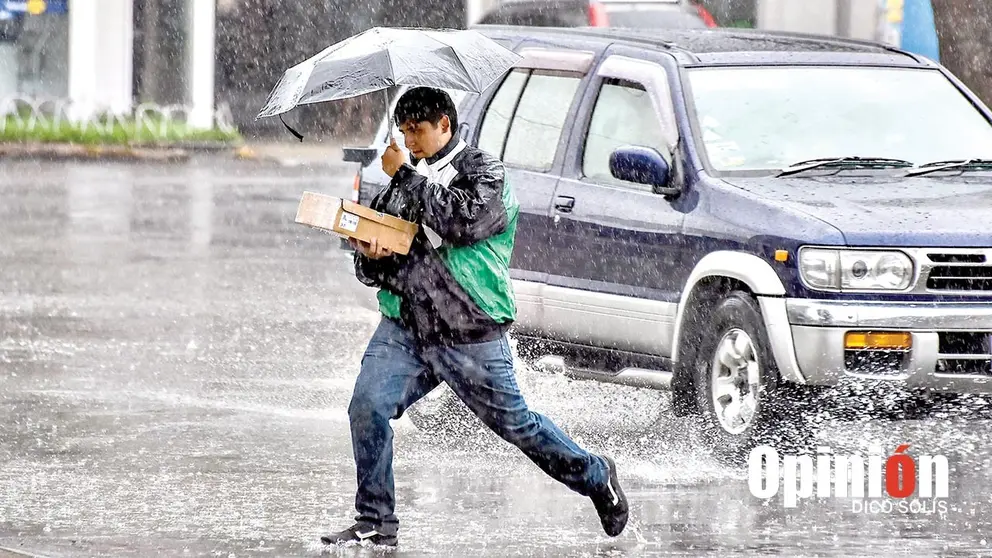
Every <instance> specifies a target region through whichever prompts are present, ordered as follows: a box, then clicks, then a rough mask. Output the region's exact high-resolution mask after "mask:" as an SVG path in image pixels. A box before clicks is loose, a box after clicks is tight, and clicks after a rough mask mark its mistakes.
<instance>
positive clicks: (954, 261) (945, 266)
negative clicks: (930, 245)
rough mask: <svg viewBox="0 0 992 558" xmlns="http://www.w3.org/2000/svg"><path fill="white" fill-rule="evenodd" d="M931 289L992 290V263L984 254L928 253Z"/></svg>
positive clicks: (929, 288) (928, 285) (928, 279)
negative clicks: (932, 264)
mask: <svg viewBox="0 0 992 558" xmlns="http://www.w3.org/2000/svg"><path fill="white" fill-rule="evenodd" d="M927 257H928V258H930V261H932V262H934V263H937V265H934V266H933V267H932V268H931V269H930V274H929V276H928V277H927V289H928V290H931V291H992V265H990V264H989V262H988V261H987V260H986V258H985V255H984V254H927Z"/></svg>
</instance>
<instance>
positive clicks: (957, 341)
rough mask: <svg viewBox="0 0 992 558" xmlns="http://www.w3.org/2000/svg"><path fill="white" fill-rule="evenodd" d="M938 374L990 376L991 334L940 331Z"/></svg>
mask: <svg viewBox="0 0 992 558" xmlns="http://www.w3.org/2000/svg"><path fill="white" fill-rule="evenodd" d="M939 335H940V337H939V339H940V345H939V347H940V349H939V353H940V354H939V355H938V360H937V370H936V372H937V373H938V374H963V375H981V376H992V333H990V332H986V331H983V332H972V331H942V332H940V333H939Z"/></svg>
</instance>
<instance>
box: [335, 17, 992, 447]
mask: <svg viewBox="0 0 992 558" xmlns="http://www.w3.org/2000/svg"><path fill="white" fill-rule="evenodd" d="M478 29H479V30H480V31H482V32H483V33H485V34H487V35H489V36H490V37H492V38H494V39H495V40H497V41H500V42H502V43H503V44H506V45H508V46H509V48H512V49H513V50H515V51H516V52H518V53H520V54H521V55H522V56H523V59H522V61H521V62H520V63H519V64H518V65H517V67H516V68H515V69H514V70H512V71H511V72H508V74H507V75H506V76H505V79H503V80H502V81H501V82H500V83H496V84H494V85H493V86H492V87H490V88H489V89H488V90H487V91H486V92H485V93H484V94H481V95H477V94H463V95H462V96H461V97H460V103H459V108H460V115H459V116H460V121H461V123H462V128H461V130H460V133H461V135H462V137H463V138H464V139H466V141H469V142H471V143H474V144H476V145H478V146H479V147H480V148H482V149H485V150H487V151H489V152H490V153H493V154H495V155H497V156H499V157H500V158H501V159H502V160H503V161H504V163H505V165H506V168H507V177H508V182H509V184H510V185H511V186H512V187H513V188H514V190H515V192H516V195H517V197H518V198H519V200H520V203H521V216H520V220H519V228H518V233H517V245H516V250H515V253H514V257H513V261H512V268H513V269H512V274H513V278H514V288H515V291H516V300H517V305H518V320H517V322H516V323H515V326H514V336H515V337H516V338H517V339H518V342H519V347H520V351H519V352H520V354H521V356H524V357H526V358H531V359H537V360H538V362H540V363H542V364H543V365H545V367H546V368H547V367H551V368H553V369H556V370H560V371H561V372H563V373H566V374H567V375H569V376H571V377H575V378H583V379H591V380H595V381H601V382H611V383H620V384H627V385H633V386H641V387H645V388H654V389H660V390H669V391H671V393H672V400H673V405H672V409H673V411H674V412H675V413H676V414H678V415H680V416H685V415H698V419H699V420H698V422H699V424H700V426H701V432H703V433H704V436H705V439H706V440H707V441H708V442H709V445H710V446H711V448H712V449H713V451H714V452H715V453H716V455H718V456H720V457H723V458H727V459H729V460H731V461H734V462H740V461H741V460H742V459H744V458H745V457H746V455H747V454H748V452H749V450H750V448H752V447H754V446H755V445H756V444H758V443H769V442H770V441H774V440H777V441H778V442H776V443H779V444H785V443H788V444H790V445H794V446H795V447H802V446H803V444H806V443H808V442H809V441H811V440H812V438H811V437H810V433H811V432H812V425H811V422H812V421H811V420H809V419H810V414H811V413H810V411H811V410H814V411H815V410H816V409H817V408H818V407H819V405H820V403H819V402H818V401H820V399H818V396H820V395H822V393H821V392H823V391H824V390H825V389H826V388H830V387H833V388H855V389H862V390H863V389H866V388H870V390H872V392H875V393H877V392H879V391H881V392H882V393H888V391H889V390H890V389H891V390H895V391H896V392H899V393H904V394H906V395H907V397H906V398H903V400H905V401H917V402H924V403H925V402H926V401H927V399H933V398H936V399H940V398H937V397H936V396H937V395H939V394H944V393H948V394H970V393H988V392H992V381H990V380H992V229H990V228H989V227H988V223H987V219H988V216H989V215H992V193H990V192H992V162H990V159H992V124H990V120H992V114H990V112H989V110H988V108H987V107H986V106H985V105H983V104H982V102H981V101H980V100H979V99H978V98H977V97H976V96H975V95H974V94H973V93H972V92H971V91H969V90H968V89H967V88H966V87H965V86H964V85H963V84H962V83H961V82H960V81H959V80H958V79H956V78H955V77H954V76H953V75H951V74H950V73H949V72H948V71H947V70H946V69H944V68H943V67H942V66H940V65H938V64H936V63H934V62H932V61H930V60H928V59H925V58H922V57H920V56H916V55H913V54H911V53H908V52H903V51H900V50H897V49H893V48H890V47H886V46H882V45H876V44H873V43H865V42H858V41H852V40H846V39H836V38H827V37H820V38H817V37H807V36H800V35H794V34H784V33H767V32H755V31H748V30H729V29H728V30H701V31H675V30H671V31H664V32H658V31H652V32H651V33H650V34H647V33H639V32H636V31H619V30H595V29H535V28H513V27H484V26H483V27H479V28H478ZM380 141H381V138H380ZM382 147H383V145H378V146H373V147H370V148H364V149H352V150H349V151H348V158H349V159H350V160H353V161H362V162H363V169H362V170H361V172H360V179H359V181H358V183H359V185H360V188H359V191H358V192H357V194H358V199H359V201H360V202H362V203H366V204H367V203H368V201H369V200H370V199H371V197H372V196H373V194H374V193H375V191H376V190H377V189H378V188H381V187H383V186H384V185H385V184H386V180H385V176H384V175H383V174H382V171H381V169H378V168H377V166H378V159H377V156H378V153H380V152H381V150H382ZM830 391H832V392H843V391H844V390H843V389H831V390H830ZM890 395H891V394H890ZM434 397H435V399H434V400H433V401H429V402H426V403H424V404H423V405H421V404H420V403H418V404H417V405H415V406H414V408H411V418H413V419H414V421H415V422H416V423H418V424H419V425H421V426H424V427H430V426H431V425H434V424H436V422H435V421H434V420H433V419H432V417H433V416H434V415H432V414H431V412H430V411H427V410H425V409H440V410H442V411H443V410H445V409H449V410H450V409H452V408H456V409H460V408H461V406H460V405H458V404H457V402H455V403H452V402H451V401H452V396H451V395H450V393H449V394H447V395H445V392H444V391H443V389H442V390H437V391H436V393H435V396H434ZM446 398H447V399H446ZM439 399H440V401H439ZM812 402H817V403H816V404H815V405H811V403H812ZM439 403H441V404H439ZM810 407H812V409H811V408H810ZM780 447H781V445H780Z"/></svg>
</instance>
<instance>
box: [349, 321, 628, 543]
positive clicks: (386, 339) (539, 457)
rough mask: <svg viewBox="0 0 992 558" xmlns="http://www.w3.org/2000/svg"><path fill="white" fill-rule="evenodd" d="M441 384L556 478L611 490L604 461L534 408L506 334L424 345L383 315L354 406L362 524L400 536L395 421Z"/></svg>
mask: <svg viewBox="0 0 992 558" xmlns="http://www.w3.org/2000/svg"><path fill="white" fill-rule="evenodd" d="M442 381H443V382H446V383H447V384H448V386H449V387H451V389H452V391H454V392H455V394H457V395H458V397H459V398H460V399H461V400H462V401H463V402H464V403H465V404H466V405H467V406H468V408H469V409H471V410H472V412H474V413H475V414H476V415H477V416H478V417H479V418H480V419H482V421H483V422H484V423H485V424H486V425H487V426H488V427H489V428H491V429H492V430H493V431H494V432H495V433H496V434H498V435H499V436H500V437H501V438H503V439H504V440H506V441H507V442H509V443H511V444H513V445H515V446H516V447H518V448H519V449H520V451H522V452H523V453H524V455H526V456H527V457H528V458H530V460H531V461H533V462H534V463H535V464H536V465H537V466H538V467H540V468H541V470H543V471H544V472H545V473H547V474H548V475H550V476H551V477H552V478H554V479H555V480H557V481H559V482H561V483H562V484H564V485H565V486H567V487H568V488H570V489H572V490H574V491H575V492H578V493H579V494H582V495H583V496H590V495H592V494H593V493H595V492H599V491H602V490H604V488H605V487H606V485H607V482H608V480H609V470H608V466H607V464H606V460H605V459H603V458H602V457H599V456H596V455H593V454H591V453H589V452H587V451H585V450H584V449H582V448H580V447H579V446H578V445H577V444H576V443H575V442H573V441H572V440H571V439H570V438H569V437H568V436H567V435H566V434H565V433H564V432H562V431H561V430H560V429H559V428H558V427H557V426H555V425H554V423H552V422H551V421H550V420H548V419H547V418H546V417H544V416H542V415H540V414H538V413H535V412H533V411H530V410H528V409H527V404H526V403H525V402H524V398H523V396H522V395H521V394H520V389H519V388H518V387H517V382H516V379H515V377H514V371H513V355H512V353H511V351H510V345H509V343H508V341H507V338H506V336H505V335H504V336H503V337H502V338H500V339H497V340H495V341H489V342H485V343H476V344H468V345H455V346H419V345H418V343H417V341H416V340H415V339H414V337H413V335H412V333H410V332H409V331H407V330H406V329H405V328H404V327H403V326H402V325H400V324H399V323H398V322H396V321H393V320H390V319H388V318H383V320H382V322H381V323H380V324H379V327H378V328H377V329H376V331H375V334H374V335H373V336H372V340H371V341H370V342H369V345H368V348H367V349H366V351H365V356H364V357H363V358H362V369H361V372H360V373H359V374H358V380H357V381H356V383H355V391H354V395H353V396H352V399H351V404H350V405H349V406H348V416H349V417H350V419H351V439H352V446H353V450H354V453H355V465H356V467H357V470H358V493H357V495H356V497H355V509H356V510H357V511H358V516H357V520H358V522H359V523H361V524H363V525H366V526H369V527H374V528H377V529H378V530H379V532H380V533H388V534H394V533H396V529H397V527H398V525H399V521H398V520H397V518H396V515H395V514H394V509H395V504H396V502H395V496H394V486H393V429H392V427H391V426H390V424H389V421H390V419H397V418H399V417H400V416H402V415H403V412H404V411H405V410H406V409H407V408H408V407H409V406H410V405H412V404H414V403H415V402H416V401H417V400H418V399H420V398H421V397H423V396H424V395H426V394H427V393H428V392H430V391H431V390H432V389H434V388H435V387H437V386H438V385H439V384H440V382H442Z"/></svg>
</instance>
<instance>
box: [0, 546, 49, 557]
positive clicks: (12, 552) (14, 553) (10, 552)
mask: <svg viewBox="0 0 992 558" xmlns="http://www.w3.org/2000/svg"><path fill="white" fill-rule="evenodd" d="M0 558H47V557H45V556H42V555H41V554H35V553H33V552H27V551H24V550H17V549H14V548H7V547H5V546H0Z"/></svg>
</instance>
